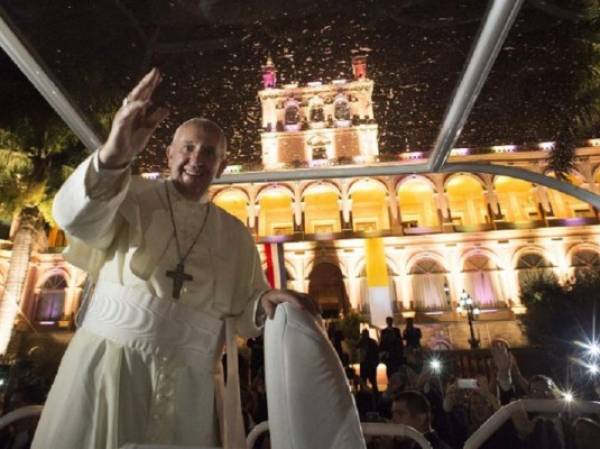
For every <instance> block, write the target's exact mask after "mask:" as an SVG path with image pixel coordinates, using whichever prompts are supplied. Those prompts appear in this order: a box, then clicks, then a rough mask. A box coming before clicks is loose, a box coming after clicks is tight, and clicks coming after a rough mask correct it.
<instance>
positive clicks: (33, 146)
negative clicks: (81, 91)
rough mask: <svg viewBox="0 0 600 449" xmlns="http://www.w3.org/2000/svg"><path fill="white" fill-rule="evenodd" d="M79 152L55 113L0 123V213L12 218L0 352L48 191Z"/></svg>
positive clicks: (41, 232)
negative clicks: (8, 125)
mask: <svg viewBox="0 0 600 449" xmlns="http://www.w3.org/2000/svg"><path fill="white" fill-rule="evenodd" d="M84 154H85V152H84V151H83V148H82V147H81V145H79V144H78V141H77V139H76V138H75V136H74V135H73V134H72V133H71V132H70V131H69V130H68V129H67V128H66V127H65V126H64V125H63V124H62V123H61V122H60V121H59V119H58V118H57V117H55V116H50V117H49V118H46V119H44V120H41V121H39V122H38V123H35V124H34V123H33V122H31V121H30V120H22V121H21V122H19V123H18V124H17V125H16V126H14V127H12V128H5V129H0V199H1V200H2V201H1V203H0V219H2V220H5V221H10V222H12V223H13V225H12V229H13V247H12V253H11V258H10V262H9V268H8V273H7V277H6V285H5V288H4V293H3V295H2V297H1V298H0V355H3V354H5V353H6V350H7V347H8V343H9V341H10V337H11V333H12V328H13V324H14V320H15V318H16V315H17V313H18V311H19V301H20V300H21V294H22V291H23V288H24V284H25V280H26V277H27V271H28V269H29V260H30V257H31V253H32V251H33V250H34V249H38V250H40V249H43V248H44V247H45V245H46V243H45V235H46V234H45V225H47V224H52V223H53V220H52V216H51V204H52V199H53V197H54V193H55V192H56V190H57V189H58V188H59V187H60V185H61V184H62V182H63V181H64V180H65V179H66V177H67V176H68V174H69V173H71V171H72V170H73V169H72V167H73V166H74V165H75V163H76V162H77V161H78V159H81V158H82V157H83V155H84Z"/></svg>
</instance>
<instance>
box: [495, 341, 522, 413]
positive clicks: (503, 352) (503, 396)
mask: <svg viewBox="0 0 600 449" xmlns="http://www.w3.org/2000/svg"><path fill="white" fill-rule="evenodd" d="M490 352H491V355H492V378H491V380H490V390H491V392H492V394H494V395H495V396H496V399H497V400H498V402H499V403H500V405H506V404H508V403H509V402H511V401H512V400H514V399H517V398H519V397H521V396H523V395H525V394H527V392H528V389H529V383H528V382H527V379H525V378H524V377H523V375H522V374H521V370H520V369H519V366H518V364H517V361H516V359H515V357H514V356H513V355H512V354H511V353H510V349H509V346H508V342H507V341H506V340H503V339H501V338H496V339H494V340H493V341H492V344H491V346H490Z"/></svg>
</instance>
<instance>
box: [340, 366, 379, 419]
mask: <svg viewBox="0 0 600 449" xmlns="http://www.w3.org/2000/svg"><path fill="white" fill-rule="evenodd" d="M346 377H347V378H348V382H349V383H350V389H351V391H352V394H353V396H354V401H355V403H356V408H357V409H358V416H359V417H360V420H361V421H366V420H367V417H368V416H369V415H371V414H372V413H374V412H375V411H376V399H375V394H374V393H373V390H371V389H370V388H369V386H368V385H367V383H366V381H364V380H363V379H362V378H361V377H360V376H359V375H357V374H356V371H355V370H354V368H352V367H351V366H348V367H347V368H346Z"/></svg>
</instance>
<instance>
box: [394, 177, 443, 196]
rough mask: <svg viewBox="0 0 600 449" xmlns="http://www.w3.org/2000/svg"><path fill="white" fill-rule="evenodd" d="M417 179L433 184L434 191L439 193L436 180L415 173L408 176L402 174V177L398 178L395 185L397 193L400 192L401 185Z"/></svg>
mask: <svg viewBox="0 0 600 449" xmlns="http://www.w3.org/2000/svg"><path fill="white" fill-rule="evenodd" d="M416 180H418V181H422V182H425V183H427V184H429V185H430V186H431V189H432V190H433V192H434V193H438V191H437V187H436V185H435V182H433V180H431V179H430V178H429V177H428V176H425V175H417V174H413V175H408V176H402V177H401V178H400V179H398V180H397V181H396V184H395V186H394V188H395V191H396V194H398V191H399V189H400V187H402V186H403V185H404V184H406V183H408V182H411V181H416Z"/></svg>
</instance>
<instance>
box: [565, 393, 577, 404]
mask: <svg viewBox="0 0 600 449" xmlns="http://www.w3.org/2000/svg"><path fill="white" fill-rule="evenodd" d="M563 399H564V400H565V402H573V401H574V400H575V396H573V393H571V392H570V391H566V392H564V393H563Z"/></svg>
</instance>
